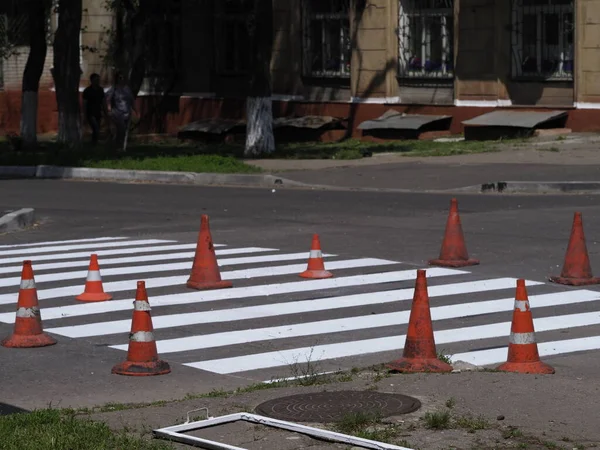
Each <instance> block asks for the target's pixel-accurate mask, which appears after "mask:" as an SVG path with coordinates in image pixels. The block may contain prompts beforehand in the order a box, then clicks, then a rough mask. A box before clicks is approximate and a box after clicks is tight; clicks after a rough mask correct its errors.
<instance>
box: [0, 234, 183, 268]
mask: <svg viewBox="0 0 600 450" xmlns="http://www.w3.org/2000/svg"><path fill="white" fill-rule="evenodd" d="M169 242H177V241H173V240H165V239H142V240H139V241H121V242H106V243H98V244H94V243H89V244H78V245H53V246H50V247H33V248H21V249H18V250H4V251H0V256H10V255H25V257H26V258H27V259H30V258H29V257H28V256H27V255H29V254H30V253H57V252H69V251H72V250H80V249H84V248H91V249H94V250H95V249H100V248H113V247H126V246H128V245H132V246H133V245H152V244H166V243H169ZM94 250H93V251H92V253H95V251H94ZM55 257H56V256H55ZM0 263H2V264H4V260H3V259H0Z"/></svg>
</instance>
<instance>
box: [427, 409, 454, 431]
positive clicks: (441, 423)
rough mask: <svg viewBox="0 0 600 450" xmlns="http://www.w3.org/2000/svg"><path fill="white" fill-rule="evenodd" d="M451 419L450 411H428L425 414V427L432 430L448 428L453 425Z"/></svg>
mask: <svg viewBox="0 0 600 450" xmlns="http://www.w3.org/2000/svg"><path fill="white" fill-rule="evenodd" d="M450 419H451V416H450V412H449V411H434V412H428V413H425V415H424V416H423V420H424V421H425V427H426V428H429V429H430V430H447V429H448V428H450V427H451V425H452V424H451V421H450Z"/></svg>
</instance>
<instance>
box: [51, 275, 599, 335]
mask: <svg viewBox="0 0 600 450" xmlns="http://www.w3.org/2000/svg"><path fill="white" fill-rule="evenodd" d="M515 282H516V279H515V278H498V279H493V280H481V281H468V282H464V283H455V284H445V285H441V286H431V287H430V288H429V296H430V297H431V298H435V297H439V296H446V295H457V294H472V293H477V292H487V291H493V290H501V289H510V288H513V287H514V285H515ZM536 284H542V283H536V282H531V284H528V286H532V285H536ZM413 295H414V288H413V287H411V288H404V289H395V290H390V291H378V292H369V293H367V294H352V295H342V296H336V297H327V298H317V299H312V300H304V301H298V302H284V303H276V304H273V303H269V304H268V305H260V306H247V307H240V308H232V309H220V310H216V311H201V312H194V313H183V314H167V315H157V314H153V315H152V324H153V327H154V329H155V330H157V329H161V328H173V327H179V326H187V325H200V324H206V323H222V322H232V321H239V320H247V319H258V318H266V317H276V316H285V315H291V314H300V313H307V312H314V311H330V310H331V311H332V310H335V309H343V308H352V307H357V306H366V305H379V304H385V303H391V302H398V301H404V300H411V299H412V298H413ZM550 295H552V294H550ZM550 295H549V296H548V297H550ZM538 297H544V296H538ZM589 298H590V299H594V300H598V299H600V294H599V293H594V292H590V295H589ZM538 300H542V299H541V298H540V299H538ZM583 300H585V298H584V299H582V301H583ZM552 301H559V297H558V296H556V300H554V298H552ZM150 302H152V299H150ZM512 302H514V299H512ZM548 303H551V301H550V299H548ZM274 305H276V308H273V306H274ZM503 306H512V303H511V304H510V305H507V304H505V302H504V301H503V300H494V301H492V302H484V303H479V304H478V308H479V310H480V311H484V310H485V311H494V310H495V309H496V308H501V307H503ZM445 308H446V307H442V306H440V307H438V309H440V311H445ZM442 314H443V313H442ZM130 328H131V320H130V319H124V320H115V321H110V322H96V323H86V324H85V325H74V326H67V327H55V328H47V329H46V331H51V332H53V333H55V334H60V335H62V336H67V337H71V338H78V337H91V336H102V335H109V334H117V333H126V332H127V331H129V329H130Z"/></svg>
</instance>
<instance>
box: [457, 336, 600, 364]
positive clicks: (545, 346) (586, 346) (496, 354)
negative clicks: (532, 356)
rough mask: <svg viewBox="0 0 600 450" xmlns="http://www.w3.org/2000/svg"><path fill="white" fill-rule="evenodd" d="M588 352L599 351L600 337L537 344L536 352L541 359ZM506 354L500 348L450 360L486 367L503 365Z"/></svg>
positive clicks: (459, 355)
mask: <svg viewBox="0 0 600 450" xmlns="http://www.w3.org/2000/svg"><path fill="white" fill-rule="evenodd" d="M589 350H600V336H592V337H584V338H578V339H565V340H562V341H550V342H540V343H538V352H539V354H540V356H541V357H544V356H554V355H561V354H565V353H574V352H583V351H589ZM507 354H508V347H502V348H494V349H490V350H479V351H474V352H466V353H459V354H456V355H454V356H452V360H453V361H466V362H469V363H471V364H476V365H478V366H487V365H488V364H500V363H503V362H504V361H506V357H507Z"/></svg>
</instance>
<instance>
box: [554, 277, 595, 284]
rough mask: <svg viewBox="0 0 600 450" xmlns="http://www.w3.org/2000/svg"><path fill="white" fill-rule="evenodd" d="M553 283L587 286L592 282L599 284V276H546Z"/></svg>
mask: <svg viewBox="0 0 600 450" xmlns="http://www.w3.org/2000/svg"><path fill="white" fill-rule="evenodd" d="M548 279H549V280H550V281H552V282H553V283H557V284H566V285H568V286H589V285H592V284H600V278H598V277H592V278H568V277H560V276H553V277H549V278H548Z"/></svg>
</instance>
